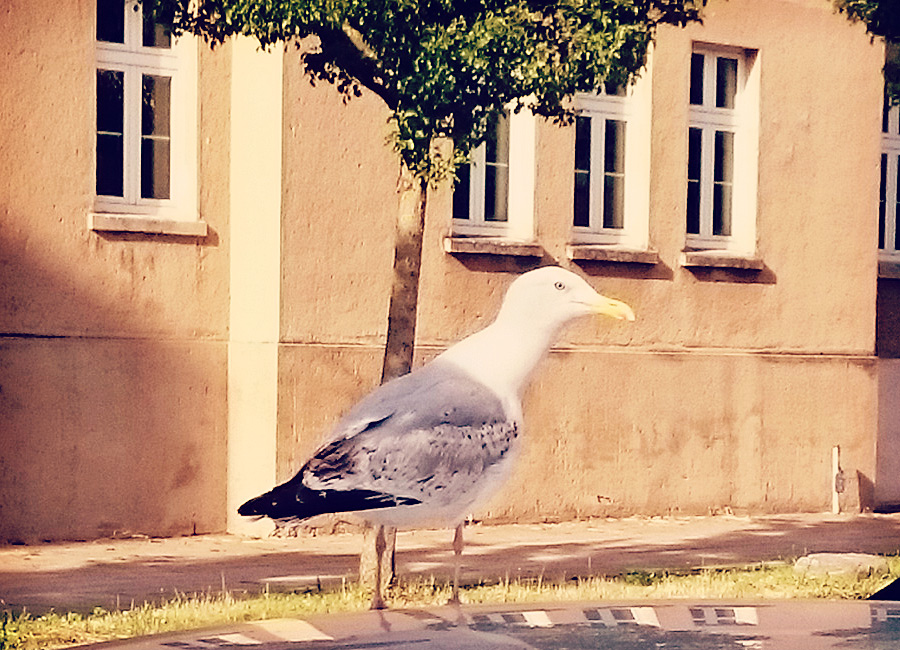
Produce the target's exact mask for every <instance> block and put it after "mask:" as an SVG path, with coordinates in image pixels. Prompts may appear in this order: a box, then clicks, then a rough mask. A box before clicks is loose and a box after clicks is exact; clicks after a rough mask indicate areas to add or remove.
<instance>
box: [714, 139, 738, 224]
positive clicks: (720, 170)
mask: <svg viewBox="0 0 900 650" xmlns="http://www.w3.org/2000/svg"><path fill="white" fill-rule="evenodd" d="M713 169H714V171H713V180H714V184H713V234H714V235H723V236H729V235H731V209H732V188H733V179H734V133H731V132H729V131H716V137H715V163H714V168H713Z"/></svg>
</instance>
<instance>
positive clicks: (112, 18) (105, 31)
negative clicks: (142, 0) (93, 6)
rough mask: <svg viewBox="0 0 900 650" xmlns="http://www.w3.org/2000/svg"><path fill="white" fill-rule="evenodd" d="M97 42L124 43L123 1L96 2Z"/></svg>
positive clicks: (105, 0)
mask: <svg viewBox="0 0 900 650" xmlns="http://www.w3.org/2000/svg"><path fill="white" fill-rule="evenodd" d="M97 40H98V41H106V42H107V43H124V42H125V0H97Z"/></svg>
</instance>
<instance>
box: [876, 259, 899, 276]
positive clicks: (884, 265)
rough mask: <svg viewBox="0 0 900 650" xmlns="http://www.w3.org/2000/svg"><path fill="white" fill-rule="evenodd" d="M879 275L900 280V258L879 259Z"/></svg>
mask: <svg viewBox="0 0 900 650" xmlns="http://www.w3.org/2000/svg"><path fill="white" fill-rule="evenodd" d="M878 277H879V278H887V279H890V280H900V260H878Z"/></svg>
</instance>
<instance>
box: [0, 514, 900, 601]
mask: <svg viewBox="0 0 900 650" xmlns="http://www.w3.org/2000/svg"><path fill="white" fill-rule="evenodd" d="M451 539H452V531H449V530H425V531H411V532H401V533H399V534H398V536H397V569H398V573H399V574H400V575H402V576H409V575H412V574H418V575H424V576H430V575H434V576H435V577H437V578H438V579H446V578H447V577H448V576H449V575H450V572H451V560H452V554H451V551H450V548H449V546H450V541H451ZM465 539H466V549H465V551H464V553H463V573H462V581H463V582H464V583H466V582H473V581H478V580H486V581H491V580H496V579H503V578H505V577H509V578H516V577H525V576H536V575H543V576H544V577H545V578H546V579H556V578H559V577H562V576H567V577H571V576H573V575H579V576H586V575H597V574H617V573H622V572H625V571H629V570H636V569H640V570H653V569H686V568H695V567H702V566H707V567H710V566H729V565H743V564H752V563H755V562H765V561H773V560H782V559H794V558H796V557H799V556H802V555H805V554H807V553H813V552H863V553H879V554H892V553H897V552H900V515H872V514H865V515H836V516H833V515H823V514H802V515H783V516H770V517H752V518H751V517H734V516H717V517H683V518H653V519H644V518H628V519H615V520H592V521H585V522H573V523H562V524H541V525H504V526H482V525H475V526H470V527H467V528H466V533H465ZM361 544H362V536H361V535H359V534H350V533H343V534H336V535H322V536H316V537H312V536H310V537H297V538H268V539H250V538H243V537H236V536H229V535H201V536H195V537H178V538H171V539H128V540H99V541H94V542H79V543H66V544H42V545H35V546H2V547H0V608H3V609H7V608H8V609H13V610H19V609H21V608H23V607H25V608H27V609H28V611H30V612H33V613H40V612H43V611H47V610H49V609H54V610H55V611H58V612H61V611H67V610H72V611H89V610H90V609H92V608H93V607H95V606H99V607H103V608H107V609H115V608H117V607H122V608H126V607H129V606H130V605H131V603H132V601H133V602H134V603H136V604H137V603H141V602H144V601H152V600H159V599H162V598H168V597H172V596H173V595H174V594H175V593H176V591H177V592H179V593H193V592H213V593H215V592H218V591H220V590H221V589H223V588H224V589H227V590H230V591H232V592H251V593H253V592H258V591H260V590H262V589H264V588H265V585H267V584H268V585H269V588H270V589H271V590H289V589H291V588H296V587H304V586H314V585H316V584H317V582H319V583H321V584H323V585H327V584H332V583H334V582H335V581H336V582H338V583H339V582H340V581H341V580H342V579H347V580H351V581H352V580H355V579H356V569H357V562H358V554H359V550H360V547H361Z"/></svg>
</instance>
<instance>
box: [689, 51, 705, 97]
mask: <svg viewBox="0 0 900 650" xmlns="http://www.w3.org/2000/svg"><path fill="white" fill-rule="evenodd" d="M703 59H704V56H703V55H702V54H692V55H691V104H694V105H696V106H700V105H702V104H703Z"/></svg>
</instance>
